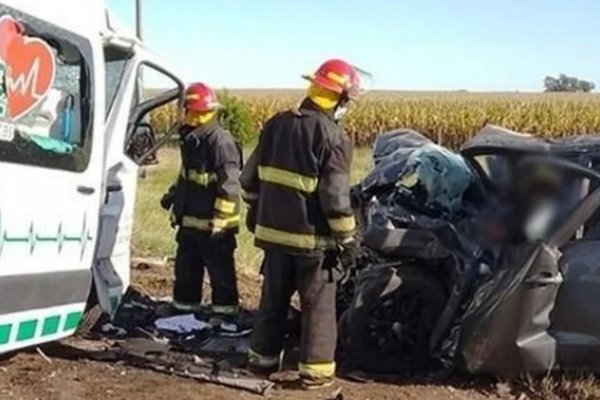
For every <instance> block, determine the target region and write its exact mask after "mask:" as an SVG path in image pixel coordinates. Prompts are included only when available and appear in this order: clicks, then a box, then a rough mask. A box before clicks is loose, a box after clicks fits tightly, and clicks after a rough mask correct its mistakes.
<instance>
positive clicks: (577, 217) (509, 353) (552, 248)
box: [461, 157, 600, 374]
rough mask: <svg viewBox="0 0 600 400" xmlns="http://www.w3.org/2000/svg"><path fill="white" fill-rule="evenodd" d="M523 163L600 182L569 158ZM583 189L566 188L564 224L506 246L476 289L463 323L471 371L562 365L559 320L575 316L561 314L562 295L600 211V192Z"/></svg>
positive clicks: (542, 368) (562, 211)
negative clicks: (574, 252) (575, 248)
mask: <svg viewBox="0 0 600 400" xmlns="http://www.w3.org/2000/svg"><path fill="white" fill-rule="evenodd" d="M522 160H523V162H529V163H531V164H532V165H544V164H546V165H551V166H552V167H553V168H556V169H557V170H560V171H563V172H564V174H565V176H568V177H569V178H568V179H569V180H568V182H583V181H586V180H594V181H597V180H598V179H600V175H598V174H597V173H595V172H594V171H592V170H590V169H587V168H583V167H581V166H579V165H578V164H575V163H571V162H566V161H564V160H559V159H555V158H548V157H543V158H540V157H525V158H523V159H522ZM517 172H518V173H517V174H516V176H522V171H517ZM577 187H579V188H580V187H581V186H580V185H579V186H578V185H577V184H576V185H572V186H570V185H568V186H566V187H564V188H565V189H566V190H565V192H564V194H565V195H566V196H563V197H561V203H560V204H561V208H560V209H559V212H558V214H556V215H557V217H556V221H555V222H554V224H553V225H552V228H551V229H548V233H547V234H546V235H544V236H543V237H540V238H536V239H533V240H525V239H523V240H517V241H511V243H506V244H503V245H502V254H503V256H502V258H501V262H500V264H499V265H497V266H496V270H495V271H494V274H493V275H492V277H491V278H490V279H488V280H487V281H484V282H483V283H482V284H480V286H479V287H478V288H477V289H476V290H475V293H474V295H473V300H472V301H471V304H470V305H469V309H468V311H467V312H466V314H465V316H464V319H463V321H462V326H461V329H462V336H461V357H462V360H463V362H464V367H465V368H466V369H467V370H469V371H471V372H487V373H505V374H506V373H508V374H515V373H519V372H522V371H528V372H535V373H544V372H548V371H550V370H552V369H554V368H557V367H558V366H559V365H560V358H559V357H558V352H559V347H560V346H559V340H560V339H559V338H558V337H557V336H556V334H555V330H554V329H553V325H554V324H553V321H554V319H555V318H556V316H557V315H558V314H559V313H561V314H563V313H565V312H567V313H568V311H567V310H564V309H562V310H561V309H560V308H561V307H562V306H561V305H560V303H561V297H562V296H560V295H559V293H561V290H562V288H563V287H564V285H563V283H564V275H565V266H566V263H567V262H568V253H569V242H570V241H571V240H572V239H573V238H575V237H577V235H578V234H579V233H578V232H580V229H581V227H582V226H583V225H584V224H585V223H586V222H587V221H588V220H589V219H590V217H591V216H592V215H593V214H594V212H595V211H596V210H597V209H598V207H599V206H600V189H596V190H593V191H591V192H589V193H585V194H584V193H583V192H582V191H578V189H577ZM574 193H575V194H576V196H571V195H572V194H574ZM563 200H564V201H566V202H564V203H563V202H562V201H563ZM521 222H523V223H526V222H527V221H521ZM563 318H568V316H567V315H564V316H563Z"/></svg>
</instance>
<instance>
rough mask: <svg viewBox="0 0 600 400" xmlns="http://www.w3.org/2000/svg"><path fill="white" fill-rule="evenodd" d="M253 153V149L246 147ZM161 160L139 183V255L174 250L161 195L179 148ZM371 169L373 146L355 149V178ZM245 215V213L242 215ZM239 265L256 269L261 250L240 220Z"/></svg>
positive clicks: (136, 242) (174, 172) (136, 238)
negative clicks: (161, 205) (161, 203)
mask: <svg viewBox="0 0 600 400" xmlns="http://www.w3.org/2000/svg"><path fill="white" fill-rule="evenodd" d="M245 154H248V155H249V154H250V151H245ZM159 160H160V163H159V164H158V165H156V166H151V167H148V168H147V169H146V176H145V178H141V179H140V182H139V185H138V192H137V199H136V214H135V223H134V227H133V249H134V252H135V254H136V255H140V256H145V257H148V256H152V257H170V256H173V255H174V252H175V240H174V236H175V231H174V230H173V229H172V228H171V226H170V224H169V214H168V213H167V212H166V211H164V210H163V209H162V208H161V207H160V204H159V202H160V198H161V196H162V195H163V193H165V192H166V191H167V189H168V188H169V186H170V185H171V184H172V183H174V182H175V179H176V178H177V174H178V173H179V169H180V158H179V150H178V149H177V148H172V147H166V148H163V149H162V150H161V152H160V154H159ZM370 169H371V150H370V149H362V148H360V149H356V150H355V152H354V161H353V165H352V176H351V178H352V182H353V183H356V182H358V181H359V180H360V179H362V178H363V177H364V176H365V175H366V174H367V173H368V172H369V170H370ZM242 217H244V215H242ZM236 260H237V264H238V267H241V268H251V269H255V268H257V267H258V265H259V264H260V260H261V252H260V251H259V250H258V249H257V248H256V247H254V245H253V237H252V234H251V233H250V232H248V231H247V230H246V227H245V225H244V224H243V223H242V224H241V229H240V233H239V235H238V250H237V252H236Z"/></svg>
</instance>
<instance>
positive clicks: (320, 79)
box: [302, 59, 361, 98]
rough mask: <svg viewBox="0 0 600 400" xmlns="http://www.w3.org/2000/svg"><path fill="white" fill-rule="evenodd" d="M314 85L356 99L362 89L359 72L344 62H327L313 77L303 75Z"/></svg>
mask: <svg viewBox="0 0 600 400" xmlns="http://www.w3.org/2000/svg"><path fill="white" fill-rule="evenodd" d="M302 77H303V78H304V79H308V80H309V81H311V82H312V83H314V84H316V85H319V86H321V87H323V88H325V89H328V90H331V91H332V92H335V93H339V94H346V95H347V96H348V97H350V98H352V97H356V96H357V95H358V94H359V92H360V90H361V88H360V76H359V72H358V70H357V69H356V68H355V67H354V66H352V65H350V64H348V63H347V62H346V61H343V60H335V59H334V60H328V61H325V62H324V63H323V64H322V65H321V66H320V67H319V69H318V70H317V72H315V73H314V74H312V75H303V76H302Z"/></svg>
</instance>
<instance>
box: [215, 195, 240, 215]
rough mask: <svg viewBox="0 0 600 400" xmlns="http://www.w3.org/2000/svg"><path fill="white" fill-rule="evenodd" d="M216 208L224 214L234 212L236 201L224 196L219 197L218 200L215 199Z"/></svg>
mask: <svg viewBox="0 0 600 400" xmlns="http://www.w3.org/2000/svg"><path fill="white" fill-rule="evenodd" d="M215 210H217V211H220V212H222V213H223V214H233V212H234V211H235V202H234V201H229V200H227V199H224V198H222V197H217V200H215Z"/></svg>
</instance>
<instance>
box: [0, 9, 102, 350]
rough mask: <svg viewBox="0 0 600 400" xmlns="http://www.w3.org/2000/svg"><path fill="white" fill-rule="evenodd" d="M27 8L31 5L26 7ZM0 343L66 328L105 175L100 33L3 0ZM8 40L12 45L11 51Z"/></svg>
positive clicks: (77, 309) (8, 345)
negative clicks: (66, 24)
mask: <svg viewBox="0 0 600 400" xmlns="http://www.w3.org/2000/svg"><path fill="white" fill-rule="evenodd" d="M32 12H33V11H32ZM0 30H1V31H2V32H3V33H2V35H0V71H1V72H0V79H1V80H2V82H1V83H2V85H0V87H1V88H2V89H0V188H1V189H0V298H1V300H0V352H5V351H9V350H13V349H16V348H20V347H24V346H30V345H33V344H36V343H41V342H45V341H49V340H54V339H57V338H61V337H64V336H67V335H69V334H71V333H73V332H74V330H75V329H76V328H77V326H78V324H79V321H80V319H81V316H82V313H83V310H84V308H85V304H86V300H87V298H88V295H89V291H90V287H91V280H92V276H91V265H92V260H93V256H94V249H95V247H96V241H97V227H98V209H99V204H100V197H101V191H102V187H101V182H102V163H103V159H102V155H103V141H104V137H103V134H102V127H103V122H104V121H103V116H102V114H101V113H98V112H96V111H97V109H103V107H104V96H103V95H102V94H101V93H102V91H103V90H104V78H103V72H102V68H103V66H102V63H101V60H100V59H99V57H98V54H99V53H98V51H100V50H101V44H100V40H99V38H98V39H95V38H96V37H97V34H96V33H95V32H92V30H91V29H90V32H84V31H78V32H73V31H70V30H68V29H65V28H64V27H59V26H58V25H57V24H53V23H52V22H49V21H46V20H41V19H38V18H35V17H33V16H31V15H30V14H27V13H25V12H23V11H17V10H16V9H14V8H10V7H8V6H6V5H3V4H0ZM8 48H10V51H8Z"/></svg>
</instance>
